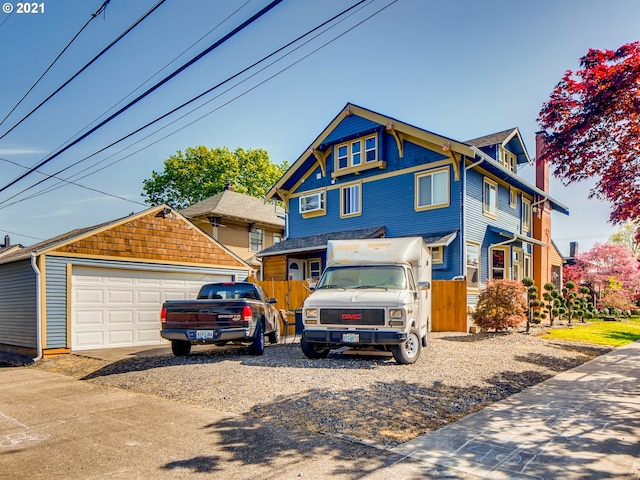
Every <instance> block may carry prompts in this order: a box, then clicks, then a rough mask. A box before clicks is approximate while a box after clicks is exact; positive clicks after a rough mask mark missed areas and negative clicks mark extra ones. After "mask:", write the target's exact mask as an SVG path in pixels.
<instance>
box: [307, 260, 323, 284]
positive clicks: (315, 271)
mask: <svg viewBox="0 0 640 480" xmlns="http://www.w3.org/2000/svg"><path fill="white" fill-rule="evenodd" d="M321 274H322V260H320V259H319V258H312V259H311V260H309V276H310V277H311V278H313V279H314V280H319V279H320V275H321Z"/></svg>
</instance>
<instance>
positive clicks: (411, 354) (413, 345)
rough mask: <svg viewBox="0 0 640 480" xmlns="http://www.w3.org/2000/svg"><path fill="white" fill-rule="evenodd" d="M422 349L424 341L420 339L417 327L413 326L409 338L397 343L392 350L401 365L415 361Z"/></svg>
mask: <svg viewBox="0 0 640 480" xmlns="http://www.w3.org/2000/svg"><path fill="white" fill-rule="evenodd" d="M421 351H422V342H421V340H420V336H419V335H418V331H417V330H416V329H415V328H412V329H411V331H410V332H409V335H408V336H407V339H406V340H405V341H404V342H402V343H401V344H400V345H396V346H394V347H393V349H392V350H391V352H392V353H393V358H395V359H396V362H398V363H399V364H401V365H409V364H411V363H415V362H416V360H418V357H420V352H421Z"/></svg>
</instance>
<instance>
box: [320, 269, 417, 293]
mask: <svg viewBox="0 0 640 480" xmlns="http://www.w3.org/2000/svg"><path fill="white" fill-rule="evenodd" d="M406 285H407V281H406V278H405V274H404V269H403V268H402V267H401V266H398V265H371V266H363V265H358V266H353V267H347V266H337V267H328V268H327V269H326V271H325V272H324V275H323V276H322V278H321V279H320V282H319V283H318V286H317V287H316V288H317V289H320V288H385V289H405V288H406Z"/></svg>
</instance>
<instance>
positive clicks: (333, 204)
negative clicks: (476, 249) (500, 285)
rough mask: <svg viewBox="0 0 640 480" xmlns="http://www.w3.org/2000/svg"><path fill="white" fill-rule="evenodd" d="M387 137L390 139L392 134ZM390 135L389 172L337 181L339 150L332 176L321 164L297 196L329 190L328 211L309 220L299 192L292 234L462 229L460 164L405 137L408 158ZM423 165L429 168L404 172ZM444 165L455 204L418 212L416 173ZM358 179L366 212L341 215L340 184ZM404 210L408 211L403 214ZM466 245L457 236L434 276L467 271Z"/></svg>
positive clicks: (294, 201) (387, 147)
mask: <svg viewBox="0 0 640 480" xmlns="http://www.w3.org/2000/svg"><path fill="white" fill-rule="evenodd" d="M343 123H344V122H343ZM340 125H342V123H341V124H340ZM342 134H343V135H344V134H345V132H344V131H343V133H342ZM383 136H385V137H390V135H388V134H385V135H383ZM390 139H391V141H385V142H384V147H383V148H384V156H385V158H386V159H387V167H386V168H385V169H384V170H380V169H371V170H364V171H362V172H360V174H358V175H355V174H349V175H345V176H341V177H339V178H338V179H336V180H335V181H332V180H331V174H330V172H332V170H333V154H330V155H329V156H328V157H327V176H326V177H322V178H317V176H316V175H315V173H319V172H320V169H319V168H318V169H317V171H314V174H312V175H310V176H309V177H308V178H307V180H305V182H303V184H302V185H301V186H300V188H299V189H298V190H297V191H296V193H297V194H302V193H304V192H308V191H313V190H316V189H318V188H326V198H325V212H326V213H325V214H324V215H319V216H313V217H309V218H304V217H303V216H302V214H300V212H299V197H297V196H294V197H293V198H291V199H290V201H289V222H290V223H289V225H290V232H291V233H292V235H291V236H292V237H304V236H307V235H316V234H323V233H332V232H335V231H345V230H355V229H361V228H371V227H373V226H382V225H384V226H385V227H386V236H387V237H402V236H412V235H427V234H429V233H436V232H445V231H448V232H451V231H457V232H461V231H462V215H461V211H462V206H461V199H462V182H461V181H460V180H456V179H455V175H454V168H453V165H452V164H451V163H450V162H449V161H448V157H446V156H444V155H443V154H441V153H438V152H435V151H432V150H429V149H425V148H423V147H420V146H418V145H415V144H413V143H411V142H408V141H405V142H404V156H403V157H402V158H401V157H400V156H399V153H398V149H397V145H396V142H395V140H393V139H392V138H391V137H390ZM387 140H389V139H387ZM448 162H449V163H448ZM419 166H422V167H424V168H420V169H415V170H412V171H407V172H403V171H402V170H403V169H407V168H413V167H419ZM440 167H447V168H448V170H449V206H448V207H443V208H436V209H432V210H423V211H415V175H416V174H418V173H421V172H426V171H429V170H430V169H432V168H440ZM354 181H360V182H362V183H361V185H362V202H361V208H362V212H361V214H360V215H358V216H354V217H349V218H341V217H340V187H341V185H345V184H349V183H351V182H354ZM507 201H508V198H507ZM398 212H402V213H401V214H400V215H399V214H398ZM460 245H461V240H460V236H459V235H458V237H456V240H455V241H454V242H453V243H452V244H451V245H449V246H448V247H446V248H445V252H444V253H445V257H444V259H445V262H444V264H443V265H438V266H435V267H434V272H433V275H434V277H433V278H434V279H436V280H443V279H451V278H453V277H455V276H459V275H462V274H463V272H462V255H460V254H459V252H460Z"/></svg>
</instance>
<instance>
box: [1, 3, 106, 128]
mask: <svg viewBox="0 0 640 480" xmlns="http://www.w3.org/2000/svg"><path fill="white" fill-rule="evenodd" d="M110 1H111V0H105V2H104V3H103V4H102V5H101V6H100V8H99V9H98V10H96V13H93V14H91V18H90V19H89V20H87V23H85V24H84V25H83V26H82V28H81V29H80V30H78V33H76V34H75V35H74V36H73V38H72V39H71V40H70V41H69V43H67V45H66V46H65V47H64V48H63V49H62V51H61V52H60V53H59V54H58V56H57V57H56V58H54V59H53V62H51V64H49V66H48V67H47V68H46V70H45V71H44V72H42V75H40V77H38V79H37V80H36V81H35V83H34V84H33V85H31V87H30V88H29V90H27V91H26V93H25V94H24V95H23V96H22V98H21V99H20V100H18V103H16V104H15V105H14V106H13V108H12V109H11V110H10V111H9V113H7V114H6V115H5V117H4V118H3V119H2V121H0V125H2V124H3V123H4V122H5V120H6V119H7V118H9V115H11V114H12V113H13V111H14V110H15V109H16V108H18V105H20V104H21V103H22V101H23V100H24V99H25V98H26V97H27V95H29V94H30V93H31V90H33V89H34V88H35V87H36V85H38V83H40V80H42V77H44V76H45V75H46V74H47V72H48V71H49V70H51V67H53V65H54V64H55V63H56V62H57V61H58V60H59V59H60V57H61V56H62V54H63V53H64V52H66V51H67V49H68V48H69V47H70V46H71V44H72V43H73V42H74V41H75V39H76V38H78V36H79V35H80V34H81V33H82V31H83V30H84V29H85V28H87V26H88V25H89V24H90V23H91V21H92V20H93V19H94V18H96V17H97V16H98V15H100V13H102V12H103V11H105V10H106V8H107V4H108V3H109V2H110ZM3 23H4V22H3ZM0 26H2V25H0ZM34 111H35V110H34ZM25 118H26V117H25ZM20 122H22V120H20ZM16 126H17V125H16ZM9 131H11V130H9ZM7 133H8V132H7ZM5 135H6V134H5ZM3 137H4V135H3Z"/></svg>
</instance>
